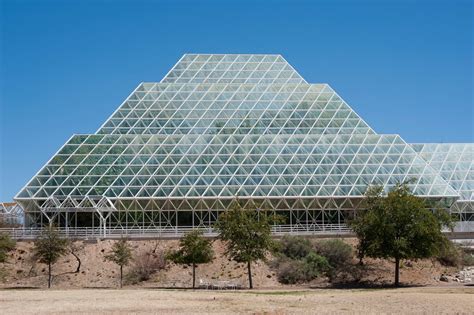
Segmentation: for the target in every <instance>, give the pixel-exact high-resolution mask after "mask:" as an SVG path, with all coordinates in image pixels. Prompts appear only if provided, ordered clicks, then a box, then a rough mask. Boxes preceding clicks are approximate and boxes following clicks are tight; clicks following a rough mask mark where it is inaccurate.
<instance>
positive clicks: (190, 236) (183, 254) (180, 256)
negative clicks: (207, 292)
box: [168, 230, 214, 289]
mask: <svg viewBox="0 0 474 315" xmlns="http://www.w3.org/2000/svg"><path fill="white" fill-rule="evenodd" d="M179 247H180V248H179V249H178V250H176V251H174V252H171V253H170V254H169V255H168V257H169V259H170V260H171V261H173V262H174V263H176V264H186V265H192V267H193V289H194V288H195V287H196V265H198V264H205V263H208V262H211V261H212V260H213V259H214V251H213V249H212V244H211V241H210V240H208V239H205V238H204V237H203V236H202V231H199V230H194V231H191V232H189V233H187V234H186V235H185V236H184V237H183V238H182V239H181V241H180V243H179Z"/></svg>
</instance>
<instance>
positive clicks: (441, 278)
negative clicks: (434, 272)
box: [439, 275, 449, 282]
mask: <svg viewBox="0 0 474 315" xmlns="http://www.w3.org/2000/svg"><path fill="white" fill-rule="evenodd" d="M439 280H440V281H443V282H449V278H448V276H446V275H442V276H441V277H440V278H439Z"/></svg>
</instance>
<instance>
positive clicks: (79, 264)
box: [71, 251, 81, 273]
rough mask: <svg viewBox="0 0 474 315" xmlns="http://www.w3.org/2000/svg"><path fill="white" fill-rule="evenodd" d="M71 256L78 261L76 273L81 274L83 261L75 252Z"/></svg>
mask: <svg viewBox="0 0 474 315" xmlns="http://www.w3.org/2000/svg"><path fill="white" fill-rule="evenodd" d="M71 254H72V255H73V256H74V257H75V258H76V260H77V268H76V271H75V272H74V273H79V272H80V271H81V259H80V258H79V256H78V255H77V254H76V253H75V252H74V251H71Z"/></svg>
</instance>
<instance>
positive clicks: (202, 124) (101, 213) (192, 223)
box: [16, 55, 464, 232]
mask: <svg viewBox="0 0 474 315" xmlns="http://www.w3.org/2000/svg"><path fill="white" fill-rule="evenodd" d="M420 154H421V153H420V150H419V149H418V147H416V146H414V145H413V146H412V145H408V144H407V143H406V142H405V141H404V140H403V139H402V138H400V137H399V136H398V135H378V134H376V133H375V132H374V130H373V129H372V128H371V127H370V126H369V125H368V124H367V123H366V122H365V121H364V120H363V119H361V117H359V116H358V115H357V114H356V113H355V112H354V111H353V110H352V108H351V107H350V106H349V105H348V104H347V103H346V102H345V101H344V100H343V99H342V98H341V97H340V96H339V95H337V93H335V92H334V90H332V89H331V88H330V87H329V86H328V85H327V84H308V83H307V82H306V81H305V80H304V79H303V78H302V77H301V76H300V75H299V74H298V73H297V72H296V71H295V70H294V69H293V68H292V67H291V66H290V65H289V64H288V63H287V62H286V61H285V60H284V59H283V58H282V57H281V56H279V55H185V56H183V57H182V58H181V59H180V61H179V62H178V63H177V64H176V65H175V66H174V67H173V68H172V69H171V70H170V72H169V73H168V74H167V75H166V76H165V77H164V78H163V80H162V81H161V82H157V83H142V84H140V85H139V86H138V87H137V88H136V89H135V90H134V91H133V92H132V94H131V95H130V96H129V97H128V98H127V99H126V100H125V101H124V102H123V103H122V104H121V105H120V107H119V108H118V109H117V110H116V111H115V112H114V113H113V114H112V115H111V116H110V118H109V119H107V120H106V121H105V123H104V124H103V125H102V126H101V127H100V128H99V130H98V131H97V132H96V133H95V134H87V135H74V136H73V137H71V138H70V139H69V141H68V142H67V143H66V144H65V145H64V146H63V147H62V148H60V150H59V151H58V152H57V154H55V155H54V156H53V158H52V159H51V160H50V161H49V162H48V163H47V164H46V165H45V166H44V167H42V168H41V169H40V171H39V172H38V174H37V175H35V176H34V177H33V178H32V179H31V181H30V182H29V183H27V185H26V186H25V187H24V188H23V189H22V190H21V191H20V192H19V193H18V195H17V196H16V200H17V201H18V202H19V203H21V205H22V206H23V207H24V208H25V211H26V213H27V214H28V219H27V223H28V224H29V225H30V226H38V225H42V224H51V223H52V222H54V223H55V224H58V225H60V226H68V227H79V226H81V227H82V226H84V227H97V228H101V229H104V230H105V229H114V228H116V229H123V228H127V229H133V228H146V229H152V230H153V229H157V230H166V229H177V228H180V227H204V226H205V227H209V226H210V225H211V224H212V222H214V221H215V220H216V219H217V217H218V215H219V213H221V212H222V211H225V210H226V209H227V208H228V206H229V203H230V202H232V200H233V199H234V198H236V197H237V198H239V199H240V200H243V202H246V203H249V205H250V206H255V207H265V208H266V209H269V210H272V211H276V212H279V213H280V214H282V215H284V217H286V222H284V223H283V224H281V228H288V229H290V230H289V231H293V230H296V231H299V230H301V231H313V232H318V231H324V230H325V229H333V228H341V227H342V226H343V225H344V222H345V219H346V218H347V217H348V216H352V215H354V212H355V211H358V210H361V209H359V207H358V206H359V203H360V201H361V199H362V198H363V194H364V192H365V189H366V188H367V186H368V185H370V184H378V185H383V186H384V187H385V189H387V190H388V189H389V188H390V187H392V186H393V185H395V184H396V183H398V182H402V181H405V180H408V179H411V178H415V181H414V182H412V184H411V188H412V189H413V191H414V192H415V193H416V194H417V195H419V196H422V197H424V198H426V199H429V200H431V201H434V202H442V203H443V204H444V205H447V206H450V205H451V204H452V203H453V202H454V201H455V200H456V199H458V198H460V190H459V189H457V188H456V189H454V188H453V187H452V185H450V181H451V180H452V179H451V178H449V179H448V178H446V177H443V176H442V174H440V172H439V170H438V169H437V168H436V165H430V162H429V161H428V160H427V158H423V157H422V156H420ZM433 166H435V167H433ZM461 186H462V185H461ZM456 187H457V186H456ZM462 187H464V186H462ZM461 193H462V192H461ZM285 231H286V230H285Z"/></svg>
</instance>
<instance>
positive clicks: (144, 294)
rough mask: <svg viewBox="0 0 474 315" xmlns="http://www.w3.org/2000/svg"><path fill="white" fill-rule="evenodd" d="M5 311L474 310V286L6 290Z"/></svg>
mask: <svg viewBox="0 0 474 315" xmlns="http://www.w3.org/2000/svg"><path fill="white" fill-rule="evenodd" d="M0 308H1V310H2V313H3V314H60V313H62V314H64V313H68V314H79V313H81V314H84V313H87V314H104V313H105V314H126V313H135V314H137V313H160V314H169V313H172V314H178V313H182V314H209V313H212V314H229V313H266V314H301V313H366V314H380V313H403V314H409V313H412V314H413V313H417V314H419V313H432V314H433V313H434V314H439V313H464V314H469V313H471V314H472V313H474V288H472V287H471V288H468V287H459V288H403V289H398V290H395V289H385V290H311V291H308V290H306V291H281V290H278V291H277V290H275V291H251V292H249V291H240V292H228V291H227V292H224V291H220V292H217V291H194V292H193V291H179V290H173V291H172V290H147V289H139V290H92V289H84V290H61V291H60V290H50V291H47V290H2V291H0Z"/></svg>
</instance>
